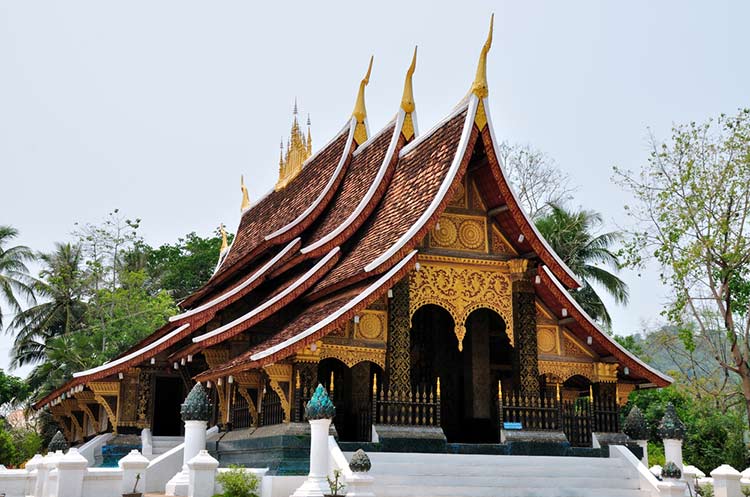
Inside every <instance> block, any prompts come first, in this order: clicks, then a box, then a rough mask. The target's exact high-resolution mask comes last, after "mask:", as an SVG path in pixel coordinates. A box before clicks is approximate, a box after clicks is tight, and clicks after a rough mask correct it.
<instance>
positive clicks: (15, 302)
mask: <svg viewBox="0 0 750 497" xmlns="http://www.w3.org/2000/svg"><path fill="white" fill-rule="evenodd" d="M17 236H18V230H16V229H15V228H12V227H10V226H0V304H3V303H5V304H6V305H7V306H8V307H9V308H10V310H11V311H13V312H20V311H21V303H20V302H19V298H20V299H22V300H24V299H25V300H27V301H29V302H34V292H33V290H32V288H31V286H30V280H31V278H30V277H29V268H28V267H27V266H26V264H27V263H28V262H30V261H33V260H34V254H33V253H32V251H31V249H29V248H28V247H26V246H23V245H15V246H11V247H8V246H7V245H8V244H9V243H10V242H11V240H13V239H14V238H16V237H17ZM3 314H4V312H3V306H2V305H0V330H1V329H2V328H3Z"/></svg>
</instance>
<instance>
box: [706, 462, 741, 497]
mask: <svg viewBox="0 0 750 497" xmlns="http://www.w3.org/2000/svg"><path fill="white" fill-rule="evenodd" d="M741 477H742V475H741V474H740V472H739V471H737V470H736V469H734V468H733V467H731V466H730V465H729V464H722V465H721V466H719V467H718V468H716V469H715V470H713V471H711V478H713V479H714V495H715V496H716V497H741V496H742V484H741V483H740V478H741Z"/></svg>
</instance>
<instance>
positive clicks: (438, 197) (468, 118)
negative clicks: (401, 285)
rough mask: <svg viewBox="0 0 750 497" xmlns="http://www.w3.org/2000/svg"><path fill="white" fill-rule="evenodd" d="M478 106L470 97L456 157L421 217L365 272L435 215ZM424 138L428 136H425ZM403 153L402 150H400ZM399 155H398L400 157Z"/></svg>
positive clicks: (453, 172)
mask: <svg viewBox="0 0 750 497" xmlns="http://www.w3.org/2000/svg"><path fill="white" fill-rule="evenodd" d="M478 105H479V99H478V98H477V97H476V96H473V95H472V97H471V99H470V100H469V111H468V112H467V113H466V119H465V120H464V128H463V130H462V131H461V139H460V141H459V142H458V149H457V150H456V155H454V156H453V162H452V163H451V166H450V168H449V169H448V173H447V174H446V175H445V178H444V179H443V182H442V184H441V185H440V188H439V189H438V191H437V194H436V195H435V197H433V199H432V202H431V203H430V205H429V206H428V207H427V209H426V210H425V211H424V212H423V213H422V215H421V216H420V217H419V219H417V222H416V223H414V225H412V227H411V228H409V230H408V231H407V232H406V233H404V234H403V235H401V238H399V239H398V241H396V243H394V244H393V245H391V246H390V247H389V248H388V250H386V251H385V252H383V253H382V254H380V255H379V256H378V257H376V258H375V259H374V260H373V261H371V262H370V263H369V264H368V265H366V266H365V272H368V273H369V272H370V271H372V270H373V269H376V268H377V267H378V266H380V265H381V264H383V263H384V262H385V261H387V260H388V259H390V258H391V257H393V255H394V254H396V253H397V252H398V251H399V250H401V248H402V247H403V246H404V245H406V242H408V241H409V240H410V239H411V238H412V237H413V236H414V235H415V234H416V233H417V231H419V230H420V229H422V226H424V225H425V223H426V222H427V220H428V219H430V218H431V217H432V215H433V214H434V213H435V211H436V210H437V208H438V205H440V202H442V200H443V197H445V194H446V193H448V189H449V188H450V186H451V183H453V179H454V178H455V177H456V173H457V172H458V168H459V167H460V166H461V160H462V159H463V157H464V154H465V153H466V147H467V146H468V145H469V137H470V136H471V129H472V127H473V126H474V114H475V113H476V111H477V106H478ZM425 136H429V134H428V135H425ZM402 151H403V150H402ZM400 155H401V154H399V156H400Z"/></svg>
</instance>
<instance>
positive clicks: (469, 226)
mask: <svg viewBox="0 0 750 497" xmlns="http://www.w3.org/2000/svg"><path fill="white" fill-rule="evenodd" d="M430 247H432V248H439V249H450V250H461V251H467V252H479V253H487V252H488V250H489V247H488V244H487V218H486V217H484V216H469V215H465V214H451V213H445V214H443V215H442V216H440V220H439V221H438V223H437V225H436V226H435V228H434V229H433V230H432V231H431V232H430Z"/></svg>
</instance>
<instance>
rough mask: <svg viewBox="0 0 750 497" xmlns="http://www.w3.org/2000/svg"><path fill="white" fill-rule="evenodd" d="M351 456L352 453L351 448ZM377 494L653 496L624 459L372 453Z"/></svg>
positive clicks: (422, 496)
mask: <svg viewBox="0 0 750 497" xmlns="http://www.w3.org/2000/svg"><path fill="white" fill-rule="evenodd" d="M345 455H346V458H347V460H348V459H351V455H352V454H351V453H346V454H345ZM368 455H369V456H370V460H371V461H372V470H371V471H370V474H371V475H372V476H373V477H374V478H375V483H374V488H373V491H374V493H375V495H377V496H378V497H397V496H398V497H428V496H430V497H511V496H512V497H648V496H650V495H651V494H650V493H649V492H648V491H645V490H641V489H640V487H639V486H640V483H639V478H638V474H637V471H636V470H635V469H634V468H633V467H628V466H627V464H626V463H625V462H624V461H623V460H622V459H614V458H589V457H550V456H497V455H473V454H472V455H468V454H467V455H463V454H460V455H459V454H406V453H393V452H390V453H388V452H370V453H369V454H368Z"/></svg>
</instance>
